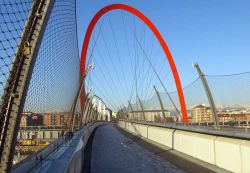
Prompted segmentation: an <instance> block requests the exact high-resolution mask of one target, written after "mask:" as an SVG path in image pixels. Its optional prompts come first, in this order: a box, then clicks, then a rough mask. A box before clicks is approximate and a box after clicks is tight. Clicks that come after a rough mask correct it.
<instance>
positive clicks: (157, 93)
mask: <svg viewBox="0 0 250 173" xmlns="http://www.w3.org/2000/svg"><path fill="white" fill-rule="evenodd" d="M154 90H155V92H156V95H157V97H158V100H159V102H160V106H161V111H162V117H164V118H166V116H165V112H164V106H163V103H162V100H161V96H160V94H159V92H158V91H157V89H156V87H155V86H154Z"/></svg>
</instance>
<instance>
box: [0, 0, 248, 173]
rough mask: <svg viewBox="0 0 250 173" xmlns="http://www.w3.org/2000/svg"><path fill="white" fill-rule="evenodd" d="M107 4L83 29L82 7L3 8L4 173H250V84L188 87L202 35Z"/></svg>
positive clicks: (8, 4)
mask: <svg viewBox="0 0 250 173" xmlns="http://www.w3.org/2000/svg"><path fill="white" fill-rule="evenodd" d="M79 2H80V3H82V1H80V0H79ZM162 2H163V1H162ZM105 3H107V5H106V6H103V7H102V8H100V9H98V10H97V11H95V13H93V14H92V13H91V18H90V19H89V21H88V22H86V21H87V18H85V16H84V15H82V13H81V12H82V11H84V12H85V8H87V7H85V5H84V6H80V8H79V9H77V8H76V7H77V1H76V0H65V1H62V0H25V1H23V0H1V2H0V23H1V27H0V96H1V97H0V173H2V172H3V173H6V172H7V173H9V172H14V173H27V172H29V173H33V172H36V173H49V172H53V173H83V172H86V173H91V172H93V173H99V172H100V173H101V172H104V173H112V172H114V173H116V172H121V173H127V172H128V173H129V172H132V173H138V172H145V173H162V172H195V173H196V172H201V173H206V172H221V173H224V172H236V173H250V134H249V133H250V132H249V131H250V130H249V127H250V126H249V124H250V123H249V122H250V95H249V94H250V92H249V83H250V72H244V73H237V74H229V75H220V74H217V75H207V74H204V73H203V71H202V70H201V68H200V66H199V65H198V63H193V68H194V70H195V73H196V71H197V74H196V76H193V77H192V78H190V80H191V79H192V81H186V79H185V77H187V76H188V77H190V76H191V74H192V73H191V72H190V71H189V70H186V69H188V68H187V67H186V64H187V61H183V58H184V57H185V58H186V54H187V53H189V55H190V57H197V52H196V51H193V50H196V49H197V47H195V44H194V45H192V44H190V43H191V42H190V41H194V40H196V41H195V42H197V41H201V40H204V39H203V38H202V39H201V37H202V35H199V34H197V33H193V36H195V35H196V34H197V35H199V39H188V44H183V40H182V38H183V37H182V34H183V33H182V34H180V35H178V34H177V33H178V32H177V31H179V30H186V29H183V27H179V26H178V25H177V26H178V27H177V26H175V27H176V28H173V29H172V31H171V30H170V32H169V33H168V32H167V31H166V30H165V29H166V28H164V26H171V25H165V22H166V21H165V19H164V21H153V19H154V17H153V16H146V15H145V14H150V13H149V12H147V11H143V12H142V11H139V10H138V9H136V8H135V7H133V6H132V5H128V4H108V2H106V1H105ZM130 4H133V2H132V1H131V2H130ZM98 5H99V4H98ZM142 6H143V7H144V4H143V5H142ZM177 6H178V5H177ZM211 6H212V5H211ZM244 6H246V5H244ZM97 7H98V6H97ZM195 7H196V8H200V6H196V5H195ZM157 8H162V9H161V10H164V13H165V7H164V8H163V7H161V5H159V6H157ZM77 10H78V13H80V14H78V15H77ZM91 10H92V9H91ZM91 10H90V11H91ZM86 11H87V10H86ZM205 11H208V10H205ZM225 11H226V10H225ZM91 12H92V11H91ZM144 12H145V14H144ZM158 12H159V11H158V9H157V10H154V11H153V13H154V15H155V17H156V18H157V19H158V18H159V16H158V15H159V13H158ZM220 12H224V11H223V10H221V11H220ZM82 16H84V18H82ZM208 16H209V17H210V14H209V15H208ZM225 16H226V17H227V15H225ZM171 18H172V17H170V19H171ZM78 19H79V20H78ZM151 19H152V21H151ZM162 19H163V18H162ZM181 20H183V19H181ZM186 21H189V19H188V18H187V19H185V22H186ZM204 21H205V20H204ZM225 21H230V20H225ZM155 22H156V23H155ZM157 22H158V23H157ZM185 22H184V23H185ZM194 22H196V21H194ZM179 23H182V22H179ZM220 23H221V21H220ZM228 24H231V23H230V22H229V23H228ZM157 26H160V27H159V28H157ZM194 26H195V25H194ZM197 26H199V25H197ZM225 26H227V28H230V27H228V26H229V25H225ZM162 27H163V28H162ZM170 28H171V27H170ZM178 28H180V29H178ZM203 29H206V28H203ZM187 30H188V31H191V30H189V29H187ZM198 30H199V28H198ZM77 31H81V32H83V33H79V35H78V32H77ZM211 31H213V30H211ZM211 31H209V32H211ZM206 32H208V31H204V32H203V33H206ZM213 32H215V31H213ZM237 32H238V31H237ZM240 32H241V31H240ZM166 33H167V34H166ZM210 34H211V35H214V33H210ZM244 34H245V33H244ZM82 35H84V37H80V36H82ZM169 35H170V36H172V37H169ZM177 35H178V36H177ZM188 35H189V34H188ZM78 37H80V39H78ZM167 37H169V38H170V40H168V41H169V42H168V44H169V45H170V47H168V44H167V41H166V39H167ZM230 37H231V35H230ZM180 38H181V39H180ZM220 40H224V39H220ZM79 41H80V42H79ZM234 42H235V41H232V43H234ZM79 43H82V45H78V44H79ZM192 43H193V42H192ZM237 43H238V42H237ZM198 44H199V45H203V43H202V42H198V43H196V45H198ZM183 45H185V46H183ZM186 45H188V46H191V45H192V46H193V47H192V49H189V48H188V49H187V50H188V51H185V49H183V47H186ZM204 45H205V44H204ZM211 45H212V44H211ZM239 45H241V44H236V45H234V46H236V47H237V46H239ZM79 46H81V47H82V49H81V53H80V55H79V52H80V51H79ZM242 47H243V48H244V46H242ZM170 48H171V49H170ZM180 48H181V49H180ZM233 48H234V47H233ZM238 48H241V47H238ZM243 48H241V49H243ZM203 49H204V50H206V49H209V52H208V53H207V54H208V55H207V56H209V53H213V54H217V52H212V51H211V50H210V47H206V46H204V47H203ZM241 49H239V50H241ZM200 50H202V49H200ZM235 50H237V49H235ZM171 51H172V53H173V55H175V56H176V58H174V57H173V56H172V53H171ZM189 51H190V52H189ZM222 51H223V50H222ZM183 52H185V54H184V53H183ZM225 52H226V53H227V52H230V51H227V50H226V51H225ZM242 52H243V51H242ZM225 57H227V55H225ZM185 60H186V59H185ZM189 60H190V59H189ZM175 61H176V62H177V63H175ZM206 61H207V62H209V61H211V60H210V59H208V60H206ZM223 61H224V62H226V61H227V60H223ZM200 62H205V59H202V60H201V61H200ZM188 63H189V62H188ZM191 63H192V62H190V64H191ZM205 63H206V62H205ZM210 64H211V63H210ZM177 65H178V66H177ZM205 65H206V64H205ZM216 65H217V64H215V63H213V67H215V66H216ZM201 66H202V65H201ZM218 66H219V69H222V68H223V67H222V66H221V64H219V65H218ZM190 68H192V67H191V66H190ZM228 70H231V69H228ZM179 72H180V74H179ZM209 73H211V72H208V74H209ZM183 84H185V86H183ZM20 127H21V128H20ZM26 139H27V141H25V140H26ZM51 141H53V142H51ZM49 142H51V143H50V144H49ZM22 143H23V144H22ZM26 143H29V145H31V146H32V147H33V149H31V147H30V146H29V145H27V144H26ZM47 144H49V145H48V146H47ZM44 146H46V147H44ZM29 147H30V148H29ZM43 147H44V148H43ZM41 148H42V149H41ZM22 149H23V151H25V153H24V152H23V151H22V152H23V153H24V154H23V158H24V157H26V156H27V155H26V154H27V153H29V154H30V153H32V155H29V156H28V157H27V158H25V159H24V160H21V157H19V156H20V155H21V150H22ZM38 149H39V151H37V150H38ZM40 149H41V150H40ZM34 151H36V152H35V153H33V152H34ZM16 156H17V158H18V159H17V160H18V161H20V162H17V163H16V162H15V164H14V163H13V160H15V159H14V158H15V157H16Z"/></svg>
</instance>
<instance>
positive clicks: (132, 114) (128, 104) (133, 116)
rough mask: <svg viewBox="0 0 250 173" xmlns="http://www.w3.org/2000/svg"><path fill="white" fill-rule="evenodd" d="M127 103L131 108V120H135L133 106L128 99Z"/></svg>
mask: <svg viewBox="0 0 250 173" xmlns="http://www.w3.org/2000/svg"><path fill="white" fill-rule="evenodd" d="M128 105H129V107H130V109H131V111H132V115H133V120H135V113H134V110H133V107H132V105H131V103H130V101H128Z"/></svg>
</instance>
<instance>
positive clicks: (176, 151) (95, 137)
mask: <svg viewBox="0 0 250 173" xmlns="http://www.w3.org/2000/svg"><path fill="white" fill-rule="evenodd" d="M249 159H250V146H249V140H248V139H244V137H243V136H240V134H238V136H237V135H235V136H234V137H233V138H232V137H227V136H226V133H225V134H223V133H221V134H209V133H208V132H205V131H200V132H199V129H197V128H192V127H191V128H188V127H183V128H181V127H180V128H178V129H177V128H174V127H168V126H164V125H157V124H150V123H148V124H147V123H146V124H145V123H141V122H137V123H136V122H129V121H125V120H120V121H118V123H110V122H102V121H99V122H91V123H88V124H87V125H85V126H84V127H83V128H82V129H79V130H78V131H76V132H75V134H74V135H73V137H72V138H71V137H64V138H61V139H58V140H57V141H55V142H54V143H52V144H50V146H48V147H47V148H45V149H43V150H42V151H40V152H38V153H36V154H35V155H33V156H31V157H28V158H26V159H25V160H23V161H21V162H19V163H18V164H17V165H15V166H14V167H13V170H12V171H13V172H18V173H19V172H44V173H45V172H58V173H59V172H74V173H78V172H79V173H80V172H93V173H99V172H100V173H101V172H107V173H109V172H124V173H125V172H134V173H136V172H148V173H151V172H159V173H160V172H197V171H198V172H249V170H250V165H249V164H248V163H249Z"/></svg>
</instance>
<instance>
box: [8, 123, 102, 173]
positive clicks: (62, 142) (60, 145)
mask: <svg viewBox="0 0 250 173" xmlns="http://www.w3.org/2000/svg"><path fill="white" fill-rule="evenodd" d="M101 124H103V122H100V121H96V122H90V123H88V124H86V125H85V126H84V127H83V128H81V129H79V130H78V131H76V132H75V133H74V135H73V137H69V136H62V137H60V138H58V139H57V140H55V141H54V142H52V143H51V144H50V145H48V146H47V147H46V148H43V149H42V150H40V151H38V152H37V153H35V154H33V155H31V156H29V157H27V158H25V159H24V160H22V161H20V162H19V163H17V164H15V165H14V166H13V168H12V172H14V173H21V172H25V173H26V172H34V170H39V169H45V167H49V166H51V165H50V164H49V160H50V159H53V158H57V159H58V162H60V159H59V158H58V157H59V156H61V155H63V154H64V153H65V154H67V156H65V157H62V158H61V159H65V158H68V160H67V161H66V162H65V164H64V165H61V166H58V167H57V169H58V170H60V171H59V172H65V171H66V170H67V169H69V165H70V164H71V159H72V158H73V157H74V156H71V155H69V154H72V155H73V154H74V151H75V150H76V148H77V146H78V143H79V142H81V141H82V140H85V141H87V140H88V137H89V136H90V134H91V133H92V131H93V129H95V128H96V127H98V126H99V125H101ZM90 129H91V130H90ZM68 149H70V151H69V150H68ZM56 161H57V160H55V161H54V163H53V165H55V164H56V163H55V162H56ZM45 170H46V169H45ZM49 170H50V171H51V169H49ZM43 172H46V171H43ZM48 172H49V171H48Z"/></svg>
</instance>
